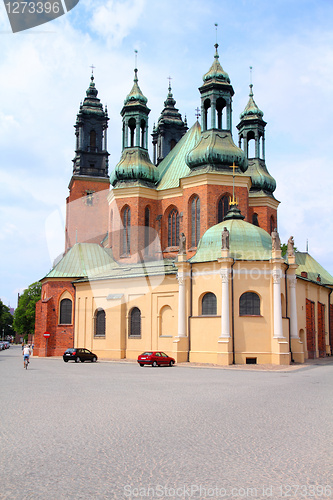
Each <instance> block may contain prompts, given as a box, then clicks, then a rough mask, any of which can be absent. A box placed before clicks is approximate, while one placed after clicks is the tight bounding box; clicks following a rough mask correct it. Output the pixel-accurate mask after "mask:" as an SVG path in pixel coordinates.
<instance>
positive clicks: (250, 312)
mask: <svg viewBox="0 0 333 500" xmlns="http://www.w3.org/2000/svg"><path fill="white" fill-rule="evenodd" d="M239 315H240V316H260V297H259V295H257V294H256V293H254V292H245V293H243V295H242V296H241V297H240V299H239Z"/></svg>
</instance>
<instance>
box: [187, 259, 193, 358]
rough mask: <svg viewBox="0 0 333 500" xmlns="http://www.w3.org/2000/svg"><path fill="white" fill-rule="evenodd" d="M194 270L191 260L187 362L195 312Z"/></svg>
mask: <svg viewBox="0 0 333 500" xmlns="http://www.w3.org/2000/svg"><path fill="white" fill-rule="evenodd" d="M192 280H193V272H192V262H190V311H189V313H190V314H189V315H188V318H187V331H188V351H187V362H189V361H190V352H191V318H192V313H193V283H192Z"/></svg>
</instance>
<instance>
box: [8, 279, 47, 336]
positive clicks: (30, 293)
mask: <svg viewBox="0 0 333 500" xmlns="http://www.w3.org/2000/svg"><path fill="white" fill-rule="evenodd" d="M41 290H42V285H41V283H39V282H38V281H37V282H36V283H33V284H32V285H30V286H29V288H27V289H26V290H24V292H23V294H22V295H21V296H20V298H19V302H18V306H17V308H16V309H15V313H14V325H13V326H14V330H15V331H16V332H17V333H19V334H20V335H25V334H28V333H31V334H33V333H34V331H35V313H36V302H38V301H39V299H40V298H41Z"/></svg>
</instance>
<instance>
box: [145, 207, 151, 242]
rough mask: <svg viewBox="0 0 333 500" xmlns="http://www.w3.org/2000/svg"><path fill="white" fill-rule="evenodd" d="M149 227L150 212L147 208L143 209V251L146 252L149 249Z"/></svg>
mask: <svg viewBox="0 0 333 500" xmlns="http://www.w3.org/2000/svg"><path fill="white" fill-rule="evenodd" d="M149 226H150V210H149V207H146V208H145V249H146V252H147V251H148V247H149V231H150V229H149Z"/></svg>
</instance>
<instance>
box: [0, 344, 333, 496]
mask: <svg viewBox="0 0 333 500" xmlns="http://www.w3.org/2000/svg"><path fill="white" fill-rule="evenodd" d="M0 374H1V391H0V393H1V410H0V414H1V428H0V450H1V451H0V454H1V462H0V463H1V472H0V485H1V487H0V498H1V499H22V498H24V499H34V500H35V499H38V500H39V499H51V500H53V499H54V500H60V499H68V498H69V499H108V498H110V499H111V498H112V499H113V498H114V499H123V498H129V499H134V498H163V499H177V498H183V499H186V498H198V499H201V498H202V499H204V498H214V499H215V498H216V499H217V498H233V499H242V498H256V499H260V500H265V499H266V498H273V499H279V498H297V499H298V498H300V499H301V498H303V499H312V498H321V499H325V498H332V497H333V493H332V489H331V487H332V486H333V485H332V472H333V467H332V459H333V456H332V435H333V425H332V414H333V398H332V380H333V363H332V362H331V360H328V362H326V363H324V362H322V363H319V362H318V364H312V365H306V366H304V365H303V367H300V368H299V369H293V370H290V369H288V368H286V369H285V370H284V369H280V370H274V371H270V370H257V369H255V368H253V369H246V367H243V369H232V368H230V369H221V368H218V369H217V368H213V367H199V366H194V367H188V366H182V365H178V366H177V365H176V366H175V367H173V368H169V367H165V368H164V367H159V368H151V367H144V368H140V367H139V366H138V365H137V364H136V363H128V362H122V363H120V362H97V363H64V362H63V361H62V359H59V358H56V359H50V358H48V359H45V358H44V359H43V358H32V360H31V363H30V365H29V368H28V370H24V369H23V360H22V356H21V348H20V347H17V346H12V347H11V348H10V349H9V350H7V351H2V352H1V353H0Z"/></svg>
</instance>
